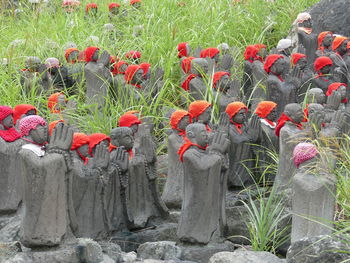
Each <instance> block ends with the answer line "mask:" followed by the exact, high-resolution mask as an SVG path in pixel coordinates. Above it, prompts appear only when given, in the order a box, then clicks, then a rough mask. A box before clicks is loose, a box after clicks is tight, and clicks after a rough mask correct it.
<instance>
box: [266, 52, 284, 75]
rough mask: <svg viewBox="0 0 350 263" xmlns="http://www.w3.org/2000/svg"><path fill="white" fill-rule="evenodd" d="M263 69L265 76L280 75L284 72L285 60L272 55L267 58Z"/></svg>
mask: <svg viewBox="0 0 350 263" xmlns="http://www.w3.org/2000/svg"><path fill="white" fill-rule="evenodd" d="M264 69H265V71H266V73H267V74H270V73H272V74H276V75H281V74H282V73H283V72H284V70H285V59H284V57H283V56H282V55H280V54H272V55H269V56H267V58H266V60H265V63H264Z"/></svg>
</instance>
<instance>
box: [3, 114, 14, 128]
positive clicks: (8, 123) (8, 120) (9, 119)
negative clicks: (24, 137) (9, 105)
mask: <svg viewBox="0 0 350 263" xmlns="http://www.w3.org/2000/svg"><path fill="white" fill-rule="evenodd" d="M1 124H2V125H3V126H4V128H5V129H6V128H8V129H9V128H12V127H13V116H12V114H10V115H9V116H7V117H6V118H5V119H3V120H2V123H1Z"/></svg>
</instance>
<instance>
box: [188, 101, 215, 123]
mask: <svg viewBox="0 0 350 263" xmlns="http://www.w3.org/2000/svg"><path fill="white" fill-rule="evenodd" d="M188 112H189V113H190V115H191V118H192V121H193V122H202V123H204V124H208V123H209V122H210V119H211V113H212V105H211V104H210V103H209V102H207V101H205V100H196V101H194V102H192V103H191V104H190V106H189V107H188Z"/></svg>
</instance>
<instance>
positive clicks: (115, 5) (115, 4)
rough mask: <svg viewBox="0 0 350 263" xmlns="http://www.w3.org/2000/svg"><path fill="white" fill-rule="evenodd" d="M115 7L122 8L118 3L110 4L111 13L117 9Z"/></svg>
mask: <svg viewBox="0 0 350 263" xmlns="http://www.w3.org/2000/svg"><path fill="white" fill-rule="evenodd" d="M115 7H120V4H118V3H110V4H109V5H108V9H109V11H110V10H112V9H113V8H115Z"/></svg>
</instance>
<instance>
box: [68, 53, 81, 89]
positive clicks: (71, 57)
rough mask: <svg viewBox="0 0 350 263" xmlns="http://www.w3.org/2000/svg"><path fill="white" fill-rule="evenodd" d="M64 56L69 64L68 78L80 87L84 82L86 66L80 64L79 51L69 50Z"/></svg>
mask: <svg viewBox="0 0 350 263" xmlns="http://www.w3.org/2000/svg"><path fill="white" fill-rule="evenodd" d="M64 55H65V58H66V61H67V63H68V64H67V65H66V68H67V71H68V76H69V77H70V78H72V79H73V80H74V81H75V83H77V84H78V85H79V84H81V83H82V82H83V75H84V64H83V63H79V49H77V48H68V49H66V51H65V54H64Z"/></svg>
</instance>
